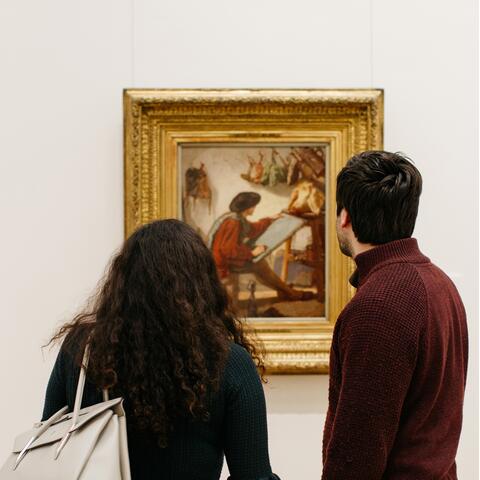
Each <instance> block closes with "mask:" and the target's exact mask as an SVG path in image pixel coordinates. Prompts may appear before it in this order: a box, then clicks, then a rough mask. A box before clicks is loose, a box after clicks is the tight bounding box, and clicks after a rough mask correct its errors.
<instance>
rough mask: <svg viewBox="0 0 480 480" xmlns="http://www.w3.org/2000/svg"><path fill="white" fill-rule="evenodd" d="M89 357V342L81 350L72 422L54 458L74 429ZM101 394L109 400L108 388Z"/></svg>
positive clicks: (78, 413) (78, 414) (80, 405)
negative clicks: (81, 356)
mask: <svg viewBox="0 0 480 480" xmlns="http://www.w3.org/2000/svg"><path fill="white" fill-rule="evenodd" d="M89 359H90V344H89V343H87V345H86V346H85V350H84V352H83V359H82V365H81V366H80V375H79V377H78V383H77V391H76V392H75V404H74V406H73V414H72V424H71V426H70V429H69V430H68V431H67V433H66V434H65V436H64V437H63V438H62V440H61V441H60V444H59V445H58V448H57V450H56V452H55V459H57V458H58V456H59V455H60V452H61V451H62V450H63V447H64V446H65V444H66V443H67V441H68V439H69V438H70V435H71V434H72V432H73V431H74V430H75V427H76V426H77V422H78V418H79V416H80V410H81V408H82V399H83V392H84V390H85V381H86V378H87V373H86V372H87V368H88V361H89ZM102 394H103V401H104V402H107V401H108V400H109V395H108V389H106V388H104V389H103V390H102Z"/></svg>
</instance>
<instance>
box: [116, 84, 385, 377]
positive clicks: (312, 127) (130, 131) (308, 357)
mask: <svg viewBox="0 0 480 480" xmlns="http://www.w3.org/2000/svg"><path fill="white" fill-rule="evenodd" d="M124 126H125V150H124V154H125V235H126V236H128V235H130V234H131V233H132V232H133V231H134V230H135V229H136V228H137V227H139V226H140V225H142V224H144V223H147V222H149V221H152V220H155V219H160V218H181V219H185V218H186V219H187V220H186V221H187V223H188V222H189V221H190V223H194V224H195V225H194V226H196V227H198V231H200V230H202V228H203V230H202V231H203V235H204V238H205V239H206V241H207V236H208V235H209V234H207V231H206V229H205V227H202V222H204V223H205V222H206V223H205V225H207V224H208V222H210V224H213V225H215V224H216V223H215V218H216V217H215V215H216V216H217V217H218V216H219V214H220V213H221V212H222V213H223V210H226V211H227V210H228V208H229V207H228V206H230V211H227V217H228V216H229V215H237V213H236V212H238V211H240V210H241V209H240V208H237V207H238V205H241V204H242V202H245V199H246V198H247V196H245V195H246V193H245V192H243V193H242V195H244V196H245V198H243V197H242V198H240V197H238V193H239V192H240V190H242V191H244V190H246V191H247V193H248V194H249V195H251V196H252V192H253V193H254V194H255V195H256V197H255V198H257V197H258V198H261V197H262V196H263V201H262V202H263V203H262V202H261V203H258V202H259V200H255V201H256V202H257V203H258V209H259V212H260V213H262V212H265V213H268V214H269V216H270V217H271V218H270V219H269V220H268V221H264V226H263V227H262V231H264V230H265V228H268V225H271V224H272V222H274V220H275V219H277V218H279V217H280V218H282V219H283V220H282V222H284V223H285V225H287V223H288V221H289V220H292V222H295V221H297V219H298V218H300V219H301V220H299V221H300V223H301V222H303V223H302V225H301V227H302V228H304V229H305V231H308V228H307V227H308V226H310V227H311V226H312V225H316V226H317V224H318V225H319V229H317V230H318V232H321V233H320V237H319V236H318V235H319V234H318V233H317V236H315V235H313V238H314V242H313V243H314V245H313V252H314V253H313V256H314V261H312V260H308V259H307V260H298V261H297V258H303V259H305V258H306V257H308V254H310V253H311V250H312V248H311V247H312V245H307V246H304V247H301V248H303V249H304V250H303V251H299V252H297V254H298V255H297V254H296V253H295V252H296V251H295V249H294V248H293V247H292V238H296V237H295V235H297V234H296V233H295V232H297V230H298V229H295V228H296V227H295V228H293V227H291V226H288V228H291V231H289V233H287V234H285V235H284V236H283V237H282V236H280V237H279V242H276V243H274V244H272V246H271V248H270V247H268V248H267V246H264V248H263V251H264V253H263V254H262V255H264V256H267V255H268V262H269V265H270V267H269V266H268V265H267V263H268V262H265V265H266V266H265V268H266V269H267V270H268V272H270V273H268V272H267V273H268V274H269V275H276V276H278V277H282V278H281V280H278V282H280V281H281V282H282V283H281V284H280V283H279V285H280V286H278V285H277V286H275V285H274V286H273V287H271V285H270V287H271V288H270V290H268V288H267V287H263V288H264V290H262V291H257V292H255V281H253V282H252V281H250V282H249V284H248V285H249V289H250V294H249V295H250V297H249V298H247V296H248V295H247V293H245V292H242V291H240V293H239V287H238V281H237V290H236V293H235V295H236V296H237V298H239V299H240V300H239V301H241V302H243V305H247V303H248V308H249V310H248V311H249V312H252V311H253V312H257V303H258V310H259V311H261V313H260V314H259V315H256V318H249V320H248V321H249V322H250V323H251V324H252V326H253V327H254V329H255V330H256V332H257V334H258V336H259V338H260V339H261V340H262V341H263V343H264V345H265V350H266V364H267V369H268V371H269V373H327V372H328V361H329V350H330V344H331V338H332V332H333V327H334V325H335V321H336V319H337V316H338V314H339V313H340V311H341V310H342V308H343V306H344V305H345V304H346V303H347V301H348V300H349V299H350V298H351V296H352V294H353V291H352V288H351V287H350V285H349V283H348V279H349V276H350V275H351V273H352V271H353V262H351V260H350V259H348V258H347V257H345V256H343V255H342V254H341V253H340V250H339V249H338V244H337V238H336V231H335V221H336V205H335V184H336V176H337V174H338V172H339V171H340V170H341V168H342V167H343V165H344V164H345V162H346V161H347V160H348V158H350V157H351V156H352V155H353V154H354V153H356V152H360V151H363V150H370V149H381V148H382V143H383V91H382V90H160V89H158V90H157V89H155V90H141V89H128V90H125V92H124ZM205 159H207V161H206V160H205ZM209 159H212V160H211V163H209ZM222 162H223V164H222ZM312 162H313V164H314V166H313V167H312ZM315 162H316V163H315ZM302 163H303V164H304V165H306V167H305V168H306V171H307V173H305V172H306V171H305V170H301V172H302V173H300V174H298V172H297V174H295V173H294V170H295V168H296V166H297V165H298V164H302ZM315 165H317V167H318V172H317V176H316V178H313V180H312V179H311V178H310V177H309V173H308V172H311V171H312V169H313V170H315ZM310 167H312V168H310ZM255 169H257V170H258V169H260V174H259V175H257V173H258V172H257V170H255ZM267 169H269V170H268V171H269V172H270V174H269V175H270V176H269V175H267V174H266V173H265V171H266V170H267ZM309 169H310V170H309ZM206 172H209V174H210V177H209V178H208V181H209V182H210V184H211V187H209V186H207V183H206V182H207V173H206ZM221 172H229V173H228V174H227V173H225V174H222V173H221ZM272 172H274V173H275V174H273V173H272ZM292 172H293V173H292ZM228 175H231V177H228ZM295 175H297V176H296V177H295V179H297V180H295V179H292V178H293V177H292V176H295ZM298 175H300V177H299V178H300V180H298ZM302 175H303V177H302ZM314 176H315V175H314ZM287 177H288V178H287ZM198 179H200V180H199V181H202V179H203V180H205V184H204V185H205V186H204V188H203V190H202V189H201V188H200V187H199V184H197V183H195V181H197V180H198ZM295 181H296V182H297V183H295ZM189 182H190V183H189ZM192 182H193V183H192ZM242 182H243V183H242ZM302 182H303V183H302ZM312 182H313V183H312ZM300 183H301V186H305V185H306V186H307V187H309V188H313V189H314V190H315V191H316V195H317V197H316V198H317V200H318V201H317V204H318V208H319V210H318V212H316V214H312V213H311V212H307V213H305V214H304V213H303V212H302V213H298V212H300V210H298V211H295V209H294V208H293V207H292V205H294V201H292V200H291V199H292V198H293V199H294V200H295V198H297V197H295V195H297V196H298V192H293V190H295V188H296V185H300ZM237 184H238V187H235V188H237V189H236V190H235V188H233V185H237ZM192 185H193V187H192ZM312 185H314V186H313V187H312ZM198 188H200V190H198ZM299 188H300V187H299ZM192 192H193V193H192ZM199 192H200V193H199ZM202 192H203V193H202ZM255 192H260V193H262V195H260V194H259V193H255ZM228 194H231V195H230V197H228ZM235 195H237V196H235ZM289 195H290V198H288V196H289ZM212 198H213V210H215V208H216V209H217V210H216V211H215V212H216V213H215V212H213V213H212ZM248 198H249V197H248ZM277 198H278V199H280V200H282V201H278V202H277V200H276V199H277ZM202 202H203V203H202ZM229 202H230V203H229ZM282 202H283V203H282ZM207 203H208V206H207ZM277 203H278V205H277ZM287 204H288V208H286V207H287ZM232 205H233V206H232ZM245 205H247V204H245ZM245 205H244V207H245ZM247 206H248V205H247ZM320 207H321V212H320ZM255 208H257V207H255ZM274 208H278V210H279V212H280V213H278V215H275V216H273V213H274V212H273V209H274ZM292 208H293V210H292ZM312 208H313V210H315V207H312ZM222 209H223V210H222ZM262 209H263V210H262ZM252 211H253V209H252ZM252 211H248V214H249V215H252ZM232 212H235V213H232ZM292 212H293V213H292ZM319 212H320V213H319ZM208 215H211V217H208ZM309 215H310V217H309ZM267 216H268V215H267ZM184 217H185V218H184ZM294 217H295V218H294ZM209 218H211V220H208V219H209ZM221 218H223V217H220V219H221ZM244 220H245V219H244ZM245 221H246V220H245ZM262 221H263V220H262ZM246 222H247V223H246V224H247V225H250V223H248V222H250V220H248V221H246ZM253 223H254V222H253ZM260 223H261V222H258V224H260ZM217 224H218V222H217ZM276 225H279V223H277V224H276ZM285 228H287V227H285ZM299 228H300V227H299ZM315 228H316V227H315ZM315 228H314V227H311V231H312V232H313V231H314V230H315ZM317 230H315V231H317ZM285 231H286V230H285ZM268 232H269V231H268V230H267V233H268ZM267 233H266V235H267ZM281 233H282V234H283V231H282V232H281ZM277 234H278V232H275V231H272V232H271V235H270V236H272V235H277ZM267 236H268V235H267ZM297 236H298V237H301V235H299V234H298V235H297ZM262 238H263V237H262ZM309 238H310V243H312V242H311V237H309ZM318 238H321V244H322V252H320V253H318V252H317V254H315V247H316V246H317V247H318V245H317V244H318ZM245 241H246V240H245ZM265 242H267V240H265ZM304 243H305V242H304ZM307 243H308V242H307ZM242 248H244V247H242ZM309 248H310V250H309ZM252 249H253V250H252V251H253V252H254V255H258V254H259V251H256V250H254V246H252ZM317 251H318V248H317ZM315 255H316V257H315ZM260 258H261V256H258V258H257V259H255V258H253V260H252V261H251V262H250V263H248V265H252V266H253V265H254V263H253V262H256V260H258V259H260ZM315 259H316V260H315ZM290 260H291V261H292V262H293V263H295V262H296V265H297V267H298V268H297V270H298V272H299V273H298V275H299V278H300V277H302V279H303V278H304V276H305V272H304V271H303V270H301V269H302V268H303V267H302V265H303V264H306V265H307V267H305V271H313V272H314V273H313V276H314V280H312V282H311V283H312V285H313V286H312V287H310V286H309V285H307V286H304V287H298V288H297V287H293V286H291V285H292V284H290V283H289V282H290V281H291V275H292V271H290V274H289V272H288V265H289V261H290ZM263 261H264V260H262V262H263ZM309 261H310V264H309V263H308V262H309ZM302 262H303V263H302ZM258 263H260V262H258ZM277 264H278V265H277ZM308 265H310V266H308ZM312 265H314V267H312ZM275 268H277V270H276V272H277V273H275ZM309 268H310V270H308V269H309ZM315 269H316V270H315ZM246 270H248V269H245V268H244V269H243V270H242V269H240V270H239V271H238V273H235V271H232V272H227V273H226V274H225V275H226V276H228V275H231V277H232V278H235V279H237V280H238V278H237V277H242V278H243V276H244V274H245V275H246V277H248V275H249V274H251V272H250V270H249V271H248V272H246V273H245V271H246ZM280 270H281V272H280ZM297 270H295V271H297ZM249 272H250V273H249ZM272 272H274V273H272ZM251 275H253V274H251ZM255 275H257V277H258V278H260V283H258V285H259V287H262V282H263V283H264V284H268V282H266V281H265V280H262V275H261V272H260V273H258V272H256V273H255ZM289 275H290V276H289ZM302 275H303V276H302ZM267 276H268V275H267ZM252 278H253V277H252ZM275 278H276V277H274V280H275ZM293 281H294V282H297V281H299V280H298V279H294V280H293ZM273 283H274V284H275V282H273ZM242 285H243V284H242ZM250 285H253V287H252V288H250ZM283 286H284V287H283ZM272 288H273V289H275V288H279V289H280V290H281V289H282V288H284V290H285V291H284V292H283V291H277V293H278V292H280V293H279V295H280V294H281V293H282V292H283V293H284V294H285V295H286V297H287V298H288V299H289V301H290V303H285V302H284V303H282V302H280V301H279V300H278V299H277V300H275V301H277V302H279V303H272V302H274V300H273V297H272V295H273V294H272V292H274V290H272ZM285 292H286V293H285ZM298 292H300V293H298ZM290 294H291V296H289V295H290ZM242 295H243V296H242ZM295 295H297V296H295ZM298 295H299V296H300V297H302V296H303V297H305V299H306V298H308V299H310V298H312V297H314V299H312V300H309V301H310V302H311V303H312V305H313V306H315V308H317V310H316V311H317V312H320V313H321V314H319V315H318V316H312V314H309V313H305V312H307V310H308V309H307V308H306V306H307V303H306V302H305V303H301V302H300V301H299V300H300V299H299V298H297V297H298ZM303 297H302V298H301V300H304V298H303ZM275 298H277V297H275ZM242 299H243V300H242ZM252 299H253V303H252ZM262 302H263V303H262ZM268 302H270V303H268ZM295 302H296V303H295ZM252 305H253V307H252ZM262 305H264V306H263V307H262ZM272 305H273V306H272ZM267 307H268V308H267ZM245 308H246V307H245ZM282 308H283V309H284V310H282ZM252 309H253V310H252ZM297 311H299V312H303V313H302V314H301V316H300V317H296V316H292V314H291V313H290V314H287V313H285V312H297ZM271 312H276V313H273V314H272V313H271ZM278 312H280V313H278ZM267 315H268V316H269V318H266V317H264V316H267ZM275 315H278V316H275Z"/></svg>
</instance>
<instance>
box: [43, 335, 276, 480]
mask: <svg viewBox="0 0 480 480" xmlns="http://www.w3.org/2000/svg"><path fill="white" fill-rule="evenodd" d="M78 375H79V369H78V367H77V368H76V367H75V366H74V365H73V361H72V359H71V357H70V356H69V355H68V354H67V353H65V352H64V350H60V353H59V355H58V357H57V361H56V363H55V366H54V368H53V371H52V374H51V376H50V381H49V382H48V387H47V393H46V398H45V406H44V410H43V420H45V419H47V418H48V417H50V416H51V415H53V414H54V413H55V412H56V411H58V410H60V409H61V408H62V407H64V406H65V405H68V406H69V408H70V409H73V404H74V402H75V390H76V385H77V380H78ZM101 401H102V396H101V393H100V392H99V391H98V390H97V388H96V387H95V386H94V385H92V384H90V383H88V382H87V384H86V386H85V393H84V397H83V404H82V407H86V406H89V405H92V404H95V403H98V402H101ZM126 414H127V423H128V415H129V411H128V401H127V402H126ZM128 443H129V445H128V448H129V454H130V466H131V471H132V480H218V479H219V478H220V473H221V470H222V465H223V457H224V455H225V457H226V460H227V464H228V468H229V471H230V475H231V477H230V478H231V479H232V480H269V479H275V478H278V477H276V475H274V474H272V470H271V468H270V461H269V457H268V440H267V422H266V408H265V397H264V393H263V387H262V384H261V381H260V379H259V376H258V373H257V371H256V368H255V365H254V363H253V361H252V359H251V357H250V355H249V354H248V352H247V351H246V350H245V349H244V348H242V347H240V346H239V345H236V344H233V345H232V347H231V351H230V355H229V358H228V361H227V364H226V367H225V373H224V376H223V381H222V384H221V388H220V390H219V392H218V393H217V394H216V395H215V398H214V399H213V401H212V407H211V409H210V419H209V420H208V421H207V422H201V421H184V422H179V423H178V425H176V426H175V429H174V431H173V432H172V434H171V437H170V438H169V441H168V446H167V447H166V448H160V447H158V446H157V441H156V438H155V435H153V434H151V433H148V432H142V433H139V432H136V431H133V430H131V429H128Z"/></svg>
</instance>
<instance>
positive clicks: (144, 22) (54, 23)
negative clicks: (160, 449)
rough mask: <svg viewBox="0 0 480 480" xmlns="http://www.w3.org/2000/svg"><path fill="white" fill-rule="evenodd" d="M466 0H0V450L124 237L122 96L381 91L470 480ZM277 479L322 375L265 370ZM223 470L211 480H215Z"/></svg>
mask: <svg viewBox="0 0 480 480" xmlns="http://www.w3.org/2000/svg"><path fill="white" fill-rule="evenodd" d="M477 8H478V7H477V2H476V1H475V0H457V1H455V2H453V1H452V0H424V1H422V2H418V1H413V0H405V1H403V2H396V1H393V0H337V1H326V0H315V1H314V0H297V1H295V2H291V1H286V0H263V1H258V0H256V1H254V0H244V1H242V2H236V3H235V4H233V3H232V2H225V1H221V0H205V1H203V2H198V1H194V0H190V1H187V0H164V1H161V2H159V1H153V0H115V1H114V0H105V1H102V2H98V1H93V0H84V1H83V2H65V1H63V0H44V1H43V2H38V1H34V0H16V1H4V2H1V3H0V60H1V66H2V73H1V75H0V87H1V91H2V94H3V95H2V105H1V112H2V115H0V140H1V141H0V145H1V154H0V182H1V186H0V206H1V207H0V208H1V219H2V229H1V236H0V264H1V265H2V269H1V272H2V275H1V277H0V292H1V293H0V305H1V307H2V308H1V320H2V334H1V335H0V380H1V385H2V393H3V394H2V395H1V397H0V412H1V413H0V416H1V417H0V422H1V425H2V428H1V429H0V456H2V455H4V456H6V454H7V452H8V449H9V448H10V446H11V443H12V439H13V436H14V434H15V433H17V432H18V431H19V430H21V429H23V428H28V427H29V426H30V425H31V423H32V422H33V421H35V420H37V419H38V417H39V415H40V412H41V408H42V402H43V395H44V389H45V385H46V382H47V380H48V376H49V373H50V368H51V365H52V362H53V360H54V357H55V352H48V351H45V352H44V353H43V354H42V352H41V350H40V345H41V344H42V342H43V341H45V340H46V339H47V338H48V335H49V334H50V333H51V332H52V329H53V328H54V327H55V326H56V325H58V323H59V322H61V321H63V320H67V319H69V318H70V317H71V315H72V314H73V313H74V312H75V311H76V310H77V309H78V308H79V307H80V306H81V305H82V303H83V302H84V301H85V299H86V298H87V297H88V295H89V294H90V293H91V292H92V290H93V288H94V287H95V285H96V282H97V281H98V279H99V278H100V276H101V274H102V272H103V269H104V267H105V265H106V264H107V262H108V260H109V258H110V256H111V255H112V253H113V252H114V251H115V249H116V248H118V246H119V245H120V244H121V242H122V238H123V166H122V162H123V160H122V88H125V87H159V88H161V87H200V88H201V87H204V88H206V87H227V88H233V87H258V88H262V87H278V88H304V87H305V88H309V87H311V88H348V87H352V88H354V87H357V88H358V87H362V88H365V87H373V88H384V89H385V148H386V149H389V150H394V151H397V150H401V151H403V152H405V153H407V154H408V155H410V156H411V157H412V158H413V159H414V160H415V162H416V164H417V165H418V167H419V168H420V170H421V172H422V173H423V175H424V181H425V189H424V193H423V196H422V200H421V207H420V215H419V219H418V224H417V229H416V232H415V236H416V237H417V238H418V239H419V242H420V246H421V248H422V249H423V250H424V251H425V253H426V254H427V255H429V256H430V257H431V258H432V260H433V261H434V262H436V263H437V264H438V265H439V266H440V267H442V268H443V269H444V270H445V271H446V272H447V273H448V274H449V275H450V276H451V277H452V278H453V280H454V281H455V282H456V284H457V286H458V288H459V290H460V293H461V294H462V297H463V299H464V302H465V305H466V309H467V312H468V316H469V322H470V335H471V338H472V339H473V340H472V342H471V354H470V362H471V368H470V374H469V379H468V390H467V396H466V401H465V423H464V428H463V432H462V438H461V443H460V447H459V452H458V463H459V478H461V479H462V480H476V479H478V447H477V436H478V435H477V434H478V432H477V430H478V423H477V418H478V375H477V364H478V345H477V342H476V339H477V337H478V324H477V318H478V299H477V291H478V268H477V265H478V250H477V244H478V235H477V232H478V229H477V226H478V211H477V207H476V206H477V205H478V197H477V195H478V193H477V185H476V182H477V178H478V170H477V169H478V165H477V161H478V150H477V143H476V141H477V139H476V136H477V130H476V125H477V123H476V122H477V117H476V108H477V107H476V106H477V89H476V84H477V80H478V78H477V77H478V75H477V68H476V62H477V60H476V58H477V57H476V48H477V47H476V45H477V44H476V37H475V34H476V10H477ZM265 391H266V397H267V403H268V409H269V431H270V450H271V459H272V465H273V467H274V470H275V471H276V472H277V473H278V474H279V475H281V476H282V478H283V479H294V480H310V479H313V478H320V472H321V439H322V429H323V422H324V420H325V412H326V409H327V393H328V377H327V376H303V377H294V376H283V377H272V378H271V379H270V382H269V384H268V385H267V386H266V388H265ZM224 476H225V477H226V472H224Z"/></svg>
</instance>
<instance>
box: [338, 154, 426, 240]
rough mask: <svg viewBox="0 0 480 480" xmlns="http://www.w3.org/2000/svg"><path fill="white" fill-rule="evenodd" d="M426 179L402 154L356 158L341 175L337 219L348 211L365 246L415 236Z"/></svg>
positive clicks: (363, 155) (355, 232)
mask: <svg viewBox="0 0 480 480" xmlns="http://www.w3.org/2000/svg"><path fill="white" fill-rule="evenodd" d="M421 193H422V176H421V175H420V172H419V171H418V170H417V168H416V167H415V166H414V165H413V163H412V162H411V160H410V159H409V158H408V157H406V156H405V155H403V154H401V153H390V152H383V151H367V152H362V153H359V154H358V155H354V156H353V157H352V158H351V159H350V160H349V161H348V162H347V164H346V166H345V167H344V168H343V169H342V170H341V171H340V173H339V174H338V176H337V216H338V215H339V214H340V212H341V210H342V209H343V208H344V209H345V210H346V211H347V212H348V214H349V215H350V218H351V221H352V229H353V232H354V234H355V236H356V237H357V239H358V241H359V242H361V243H370V244H373V245H379V244H382V243H387V242H391V241H393V240H399V239H401V238H408V237H411V236H412V233H413V229H414V227H415V220H416V218H417V213H418V202H419V198H420V194H421Z"/></svg>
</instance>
